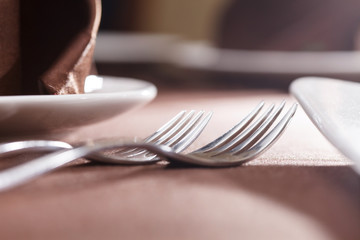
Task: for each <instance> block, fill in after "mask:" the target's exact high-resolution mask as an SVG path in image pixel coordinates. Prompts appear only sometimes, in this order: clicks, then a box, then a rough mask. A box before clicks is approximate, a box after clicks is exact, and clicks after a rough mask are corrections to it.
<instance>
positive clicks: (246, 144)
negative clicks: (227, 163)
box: [231, 101, 285, 154]
mask: <svg viewBox="0 0 360 240" xmlns="http://www.w3.org/2000/svg"><path fill="white" fill-rule="evenodd" d="M284 106H285V101H282V103H281V104H280V106H279V107H278V108H277V109H276V110H275V111H274V112H273V113H272V114H271V115H270V116H269V117H268V118H267V119H266V121H265V122H264V123H263V124H262V125H261V126H260V128H258V129H257V130H256V131H255V132H254V133H253V134H252V135H251V136H250V137H249V138H247V139H246V140H245V141H243V142H242V143H241V144H239V145H237V146H236V147H234V148H233V149H231V152H232V154H238V153H240V152H242V151H244V150H246V149H249V148H250V147H251V146H252V145H253V144H255V143H256V142H257V141H258V140H259V139H260V138H261V137H262V136H263V135H264V134H265V132H266V131H267V130H268V129H269V128H270V127H271V125H272V124H273V123H274V121H275V120H276V118H277V117H278V116H279V115H280V113H281V111H282V109H283V108H284Z"/></svg>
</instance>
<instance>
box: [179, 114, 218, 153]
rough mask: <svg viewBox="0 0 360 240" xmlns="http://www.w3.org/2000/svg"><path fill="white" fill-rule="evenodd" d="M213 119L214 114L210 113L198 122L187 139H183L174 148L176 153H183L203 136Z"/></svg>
mask: <svg viewBox="0 0 360 240" xmlns="http://www.w3.org/2000/svg"><path fill="white" fill-rule="evenodd" d="M211 117H212V112H209V113H208V114H207V115H206V116H205V117H204V118H203V119H202V120H201V121H199V122H198V124H197V125H196V126H194V127H193V128H192V130H191V131H190V132H189V133H188V134H187V136H186V137H184V138H182V139H181V140H180V141H179V142H178V143H177V144H176V145H174V146H173V149H174V150H175V152H182V151H183V150H185V149H186V148H187V147H188V146H190V144H191V143H193V142H194V141H195V139H197V137H198V136H199V135H200V134H201V132H202V131H203V130H204V128H205V127H206V125H207V124H208V123H209V121H210V118H211Z"/></svg>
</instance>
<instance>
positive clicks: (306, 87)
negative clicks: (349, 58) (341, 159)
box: [290, 77, 360, 173]
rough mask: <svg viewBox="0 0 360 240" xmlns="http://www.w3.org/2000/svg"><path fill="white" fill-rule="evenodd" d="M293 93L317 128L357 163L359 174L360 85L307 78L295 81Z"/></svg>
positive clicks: (291, 87) (292, 86) (327, 79)
mask: <svg viewBox="0 0 360 240" xmlns="http://www.w3.org/2000/svg"><path fill="white" fill-rule="evenodd" d="M290 91H291V93H292V94H293V95H294V96H295V97H296V98H297V100H298V101H299V103H300V105H301V106H302V107H303V108H304V110H305V112H306V113H307V114H308V116H309V117H310V118H311V120H312V121H313V123H314V124H315V125H316V126H317V127H318V129H319V130H320V131H321V132H322V133H323V134H324V136H325V137H326V138H327V139H328V140H329V141H330V142H331V143H332V144H333V145H334V146H335V147H337V148H338V149H339V150H340V151H341V152H342V153H343V154H344V155H345V156H347V157H348V158H350V159H351V160H353V161H354V162H355V166H356V168H357V171H358V172H359V173H360V84H359V83H355V82H348V81H342V80H336V79H329V78H319V77H306V78H299V79H297V80H295V81H294V82H293V83H292V84H291V85H290Z"/></svg>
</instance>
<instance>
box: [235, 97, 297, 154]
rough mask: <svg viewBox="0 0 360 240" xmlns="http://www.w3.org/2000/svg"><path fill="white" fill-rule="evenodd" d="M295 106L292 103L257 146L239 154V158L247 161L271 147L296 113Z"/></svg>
mask: <svg viewBox="0 0 360 240" xmlns="http://www.w3.org/2000/svg"><path fill="white" fill-rule="evenodd" d="M296 108H297V104H296V103H294V104H293V105H292V107H291V108H290V109H289V110H288V111H287V113H286V114H285V115H284V116H283V118H282V119H281V120H280V121H279V122H278V123H277V124H276V126H275V127H274V128H273V129H272V130H271V131H270V132H269V133H268V134H267V135H266V136H265V137H263V138H262V139H261V140H260V141H259V142H258V143H257V144H255V145H254V146H253V147H251V148H250V149H249V150H248V151H246V152H243V153H241V154H240V155H241V158H242V159H246V161H249V160H251V159H254V158H255V157H257V156H259V155H260V154H262V153H263V152H264V151H265V150H267V149H268V148H269V147H271V145H272V144H274V143H275V142H276V140H277V139H278V138H279V137H280V136H281V134H282V133H283V132H284V130H285V128H286V127H287V126H288V124H289V122H290V120H291V119H292V117H293V116H294V114H295V112H296Z"/></svg>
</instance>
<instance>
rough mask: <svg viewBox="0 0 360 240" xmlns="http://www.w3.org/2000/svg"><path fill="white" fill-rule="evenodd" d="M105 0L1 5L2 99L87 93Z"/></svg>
mask: <svg viewBox="0 0 360 240" xmlns="http://www.w3.org/2000/svg"><path fill="white" fill-rule="evenodd" d="M100 16H101V3H100V0H76V1H73V0H56V1H49V0H32V1H28V0H2V1H0V56H1V57H0V95H14V94H75V93H82V92H83V89H84V81H85V78H86V76H87V75H88V74H89V72H90V68H91V65H92V56H93V51H94V47H95V39H96V34H97V31H98V26H99V23H100Z"/></svg>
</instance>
